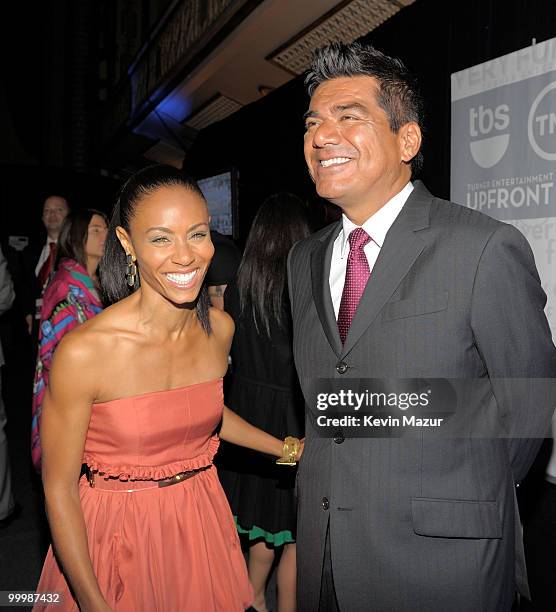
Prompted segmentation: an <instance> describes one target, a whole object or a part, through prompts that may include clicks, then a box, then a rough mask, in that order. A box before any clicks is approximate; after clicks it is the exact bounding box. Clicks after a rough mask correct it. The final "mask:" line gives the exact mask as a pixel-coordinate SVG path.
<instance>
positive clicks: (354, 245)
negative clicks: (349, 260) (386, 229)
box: [348, 227, 371, 252]
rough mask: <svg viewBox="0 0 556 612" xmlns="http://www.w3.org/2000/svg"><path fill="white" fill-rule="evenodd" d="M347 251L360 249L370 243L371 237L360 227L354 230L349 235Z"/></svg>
mask: <svg viewBox="0 0 556 612" xmlns="http://www.w3.org/2000/svg"><path fill="white" fill-rule="evenodd" d="M348 240H349V250H350V252H351V251H355V250H356V249H362V248H363V247H364V246H365V245H366V244H368V243H369V242H370V241H371V237H370V236H369V234H367V232H366V231H365V230H364V229H363V228H362V227H357V228H355V229H354V230H353V231H352V232H351V233H350V235H349V238H348Z"/></svg>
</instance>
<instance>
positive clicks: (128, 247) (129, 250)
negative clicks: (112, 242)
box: [116, 225, 137, 261]
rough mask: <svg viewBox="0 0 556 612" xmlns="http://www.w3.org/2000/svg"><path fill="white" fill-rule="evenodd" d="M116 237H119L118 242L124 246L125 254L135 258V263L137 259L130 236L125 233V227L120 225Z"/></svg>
mask: <svg viewBox="0 0 556 612" xmlns="http://www.w3.org/2000/svg"><path fill="white" fill-rule="evenodd" d="M116 236H117V237H118V240H119V241H120V244H121V245H122V247H123V249H124V251H125V254H126V255H131V256H132V257H133V261H135V260H136V259H137V258H136V257H135V251H134V250H133V245H132V244H131V239H130V237H129V234H128V233H127V232H126V231H125V229H124V228H123V227H121V226H119V225H118V227H117V228H116Z"/></svg>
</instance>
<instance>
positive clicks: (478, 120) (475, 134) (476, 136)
mask: <svg viewBox="0 0 556 612" xmlns="http://www.w3.org/2000/svg"><path fill="white" fill-rule="evenodd" d="M509 125H510V108H509V106H508V105H507V104H500V105H499V106H497V107H496V108H489V107H488V106H483V105H482V104H481V105H480V106H479V107H478V108H474V107H471V108H470V109H469V135H470V136H471V138H472V140H471V142H470V143H469V146H470V148H471V155H472V157H473V159H474V160H475V162H476V163H477V164H478V165H479V166H481V168H492V167H493V166H495V165H496V164H497V163H498V162H499V161H500V160H501V159H502V157H504V154H505V153H506V150H507V149H508V144H509V143H510V135H509V134H503V133H500V132H504V131H505V130H507V129H508V127H509Z"/></svg>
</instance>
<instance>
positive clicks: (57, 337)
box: [31, 259, 102, 472]
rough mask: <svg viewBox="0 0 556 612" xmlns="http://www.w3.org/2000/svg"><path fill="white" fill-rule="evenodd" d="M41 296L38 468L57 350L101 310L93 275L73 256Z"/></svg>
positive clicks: (35, 432)
mask: <svg viewBox="0 0 556 612" xmlns="http://www.w3.org/2000/svg"><path fill="white" fill-rule="evenodd" d="M42 299H43V302H42V309H41V323H40V328H39V350H38V357H37V368H36V370H35V381H34V384H33V409H32V410H33V418H32V423H31V457H32V460H33V465H34V466H35V469H36V470H37V471H38V472H40V469H41V443H40V436H39V431H40V421H41V413H42V405H43V400H44V394H45V391H46V387H47V386H48V378H49V375H50V367H51V364H52V358H53V355H54V351H55V350H56V347H57V346H58V344H59V343H60V341H61V340H62V338H63V337H64V335H65V334H67V333H68V332H69V331H71V330H72V329H73V328H74V327H76V326H77V325H80V324H81V323H83V322H85V321H87V319H91V318H92V317H94V316H95V315H96V314H98V313H99V312H100V311H101V310H102V304H101V302H100V299H99V297H98V294H97V292H96V290H95V287H94V285H93V281H92V280H91V277H90V276H89V275H88V274H87V271H86V270H85V269H83V268H82V267H81V266H80V265H79V264H78V263H77V262H76V261H74V260H73V259H62V260H61V262H60V265H59V267H58V270H57V272H56V273H55V274H54V276H53V277H52V280H51V281H50V283H49V284H48V286H47V287H46V289H45V291H44V295H43V298H42Z"/></svg>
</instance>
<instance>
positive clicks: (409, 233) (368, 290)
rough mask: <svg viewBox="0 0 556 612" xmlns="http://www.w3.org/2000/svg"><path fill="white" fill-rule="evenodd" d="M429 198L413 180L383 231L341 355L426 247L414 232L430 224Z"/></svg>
mask: <svg viewBox="0 0 556 612" xmlns="http://www.w3.org/2000/svg"><path fill="white" fill-rule="evenodd" d="M431 198H432V196H431V194H430V193H429V192H428V191H427V189H426V188H425V187H424V186H423V185H422V184H421V183H420V182H419V181H416V184H415V188H414V190H413V191H412V193H411V195H410V196H409V198H408V200H407V202H406V203H405V205H404V207H403V209H402V211H401V212H400V214H399V215H398V217H397V219H396V220H395V221H394V223H393V224H392V227H391V228H390V230H389V231H388V233H387V234H386V238H385V240H384V244H383V245H382V248H381V249H380V254H379V256H378V259H377V261H376V264H375V265H374V268H373V271H372V272H371V276H370V278H369V282H368V283H367V286H366V287H365V291H364V292H363V295H362V296H361V300H360V302H359V306H358V307H357V311H356V313H355V316H354V317H353V321H352V323H351V326H350V328H349V332H348V335H347V338H346V343H345V345H344V346H343V349H342V351H341V357H342V358H343V357H345V356H346V355H347V354H348V353H349V352H350V351H351V349H352V348H353V347H354V346H355V344H356V343H357V342H358V340H359V339H360V338H361V336H362V335H363V333H364V332H365V330H366V329H367V328H368V327H369V325H371V323H372V322H373V321H374V320H375V319H376V317H377V315H378V314H379V312H380V311H381V310H382V308H383V307H384V305H385V304H386V302H387V301H388V300H389V299H390V297H391V295H392V293H394V291H395V290H396V288H397V287H398V285H399V284H400V282H401V281H402V279H403V278H404V276H405V275H406V274H407V273H408V271H409V270H410V269H411V267H412V266H413V264H414V262H415V260H416V259H417V257H419V255H420V254H421V252H422V251H423V249H424V248H425V244H426V243H425V242H424V240H423V239H422V238H421V237H420V236H419V235H418V234H417V233H416V232H417V230H421V229H425V228H427V227H428V226H429V213H430V202H431ZM329 268H330V266H329Z"/></svg>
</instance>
